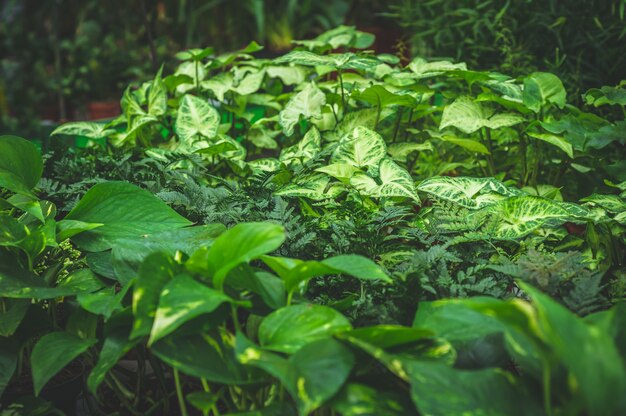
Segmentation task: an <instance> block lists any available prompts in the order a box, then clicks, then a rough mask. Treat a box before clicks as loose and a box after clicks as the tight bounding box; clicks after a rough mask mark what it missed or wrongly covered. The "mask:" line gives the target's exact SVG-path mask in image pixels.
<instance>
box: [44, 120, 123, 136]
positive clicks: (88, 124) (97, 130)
mask: <svg viewBox="0 0 626 416" xmlns="http://www.w3.org/2000/svg"><path fill="white" fill-rule="evenodd" d="M112 133H115V130H114V129H109V128H107V124H104V123H95V122H92V121H74V122H70V123H65V124H62V125H60V126H59V127H57V128H56V129H54V131H53V132H52V133H51V134H50V135H51V136H54V135H57V134H67V135H70V136H83V137H89V138H90V139H103V138H105V137H107V136H108V135H109V134H112Z"/></svg>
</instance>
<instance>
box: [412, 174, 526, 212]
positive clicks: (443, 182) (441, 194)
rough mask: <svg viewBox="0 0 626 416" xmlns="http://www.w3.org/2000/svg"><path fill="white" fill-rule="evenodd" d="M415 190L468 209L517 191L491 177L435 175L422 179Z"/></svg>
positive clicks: (481, 205)
mask: <svg viewBox="0 0 626 416" xmlns="http://www.w3.org/2000/svg"><path fill="white" fill-rule="evenodd" d="M417 190H418V191H421V192H426V193H429V194H431V195H433V196H435V197H437V198H440V199H443V200H446V201H450V202H453V203H455V204H458V205H460V206H462V207H465V208H469V209H478V208H482V207H485V206H487V205H492V204H494V203H495V202H497V201H498V200H500V199H504V198H507V197H511V196H513V195H516V194H517V193H519V192H515V191H513V190H511V189H509V188H507V187H506V186H505V185H504V184H503V183H502V182H500V181H498V180H496V179H493V178H471V177H465V176H457V177H451V176H435V177H432V178H428V179H426V180H424V181H422V182H421V183H420V184H419V185H418V186H417Z"/></svg>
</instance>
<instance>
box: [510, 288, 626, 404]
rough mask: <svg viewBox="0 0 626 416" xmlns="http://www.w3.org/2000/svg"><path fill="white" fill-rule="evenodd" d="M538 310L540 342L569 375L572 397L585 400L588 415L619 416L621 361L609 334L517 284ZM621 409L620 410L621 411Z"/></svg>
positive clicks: (624, 371)
mask: <svg viewBox="0 0 626 416" xmlns="http://www.w3.org/2000/svg"><path fill="white" fill-rule="evenodd" d="M520 285H521V287H522V289H523V290H524V291H525V292H527V293H528V294H529V295H530V297H531V299H532V300H533V302H534V306H535V308H536V309H537V322H538V325H539V331H540V333H541V335H542V338H543V339H544V340H545V342H547V344H548V345H549V346H550V348H551V349H552V350H553V351H554V353H555V356H556V357H558V359H559V360H560V361H561V362H563V364H565V366H566V367H567V368H568V370H569V371H570V377H573V380H571V383H572V384H571V385H572V386H577V387H578V389H580V390H579V391H578V389H576V388H574V392H575V394H580V395H582V396H583V398H584V402H585V405H586V410H587V412H586V413H588V414H590V415H610V414H621V413H622V412H623V411H624V408H623V406H624V405H625V404H626V403H624V402H623V400H621V403H620V397H623V395H624V392H626V366H625V363H624V358H623V357H621V356H620V355H619V352H618V349H617V347H616V345H615V343H614V342H613V339H612V337H611V336H610V335H609V333H607V332H605V331H603V330H602V329H601V328H600V327H597V326H594V325H591V324H587V323H586V322H585V321H583V320H582V319H580V318H578V317H577V316H576V315H574V314H573V313H572V312H570V311H569V310H567V309H566V308H565V307H563V306H561V305H560V304H558V303H557V302H555V301H554V300H552V299H551V298H550V297H549V296H547V295H545V294H543V293H541V292H540V291H539V290H537V289H535V288H533V287H531V286H529V285H527V284H524V283H520ZM620 406H622V407H621V408H620Z"/></svg>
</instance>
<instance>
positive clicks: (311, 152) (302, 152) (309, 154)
mask: <svg viewBox="0 0 626 416" xmlns="http://www.w3.org/2000/svg"><path fill="white" fill-rule="evenodd" d="M321 150H322V138H321V136H320V132H319V130H318V129H317V128H316V127H311V128H310V129H309V131H307V132H306V134H305V135H304V137H303V138H302V140H300V141H299V142H298V143H296V144H294V145H293V146H289V147H286V148H284V149H283V150H282V151H281V152H280V161H281V162H284V163H285V164H287V165H290V164H292V163H299V164H303V163H306V162H308V161H309V160H311V159H312V158H314V157H315V156H316V155H317V154H318V153H319V152H320V151H321Z"/></svg>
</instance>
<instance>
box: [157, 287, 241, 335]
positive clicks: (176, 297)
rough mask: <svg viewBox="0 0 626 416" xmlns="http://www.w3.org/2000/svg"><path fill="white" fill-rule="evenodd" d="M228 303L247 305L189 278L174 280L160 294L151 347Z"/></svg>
mask: <svg viewBox="0 0 626 416" xmlns="http://www.w3.org/2000/svg"><path fill="white" fill-rule="evenodd" d="M226 302H230V303H235V304H241V305H246V303H245V302H243V303H242V302H237V301H234V300H233V299H231V298H229V297H228V296H226V295H225V294H224V293H222V292H220V291H218V290H215V289H211V288H209V287H208V286H206V285H203V284H202V283H199V282H198V281H196V280H194V279H193V278H192V277H190V276H186V275H179V276H175V277H174V278H173V279H171V280H169V282H168V283H166V284H165V286H164V287H163V290H162V291H161V296H160V298H159V305H158V307H157V310H156V313H155V316H154V324H153V325H152V332H151V333H150V339H149V341H148V345H151V344H153V343H154V342H156V341H158V340H160V339H161V338H163V337H165V336H166V335H169V334H171V333H172V332H174V331H175V330H176V329H178V328H179V327H180V326H181V325H182V324H184V323H185V322H188V321H190V320H191V319H193V318H195V317H196V316H200V315H204V314H208V313H211V312H213V311H214V310H215V309H217V307H218V306H220V305H221V304H222V303H226Z"/></svg>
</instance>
